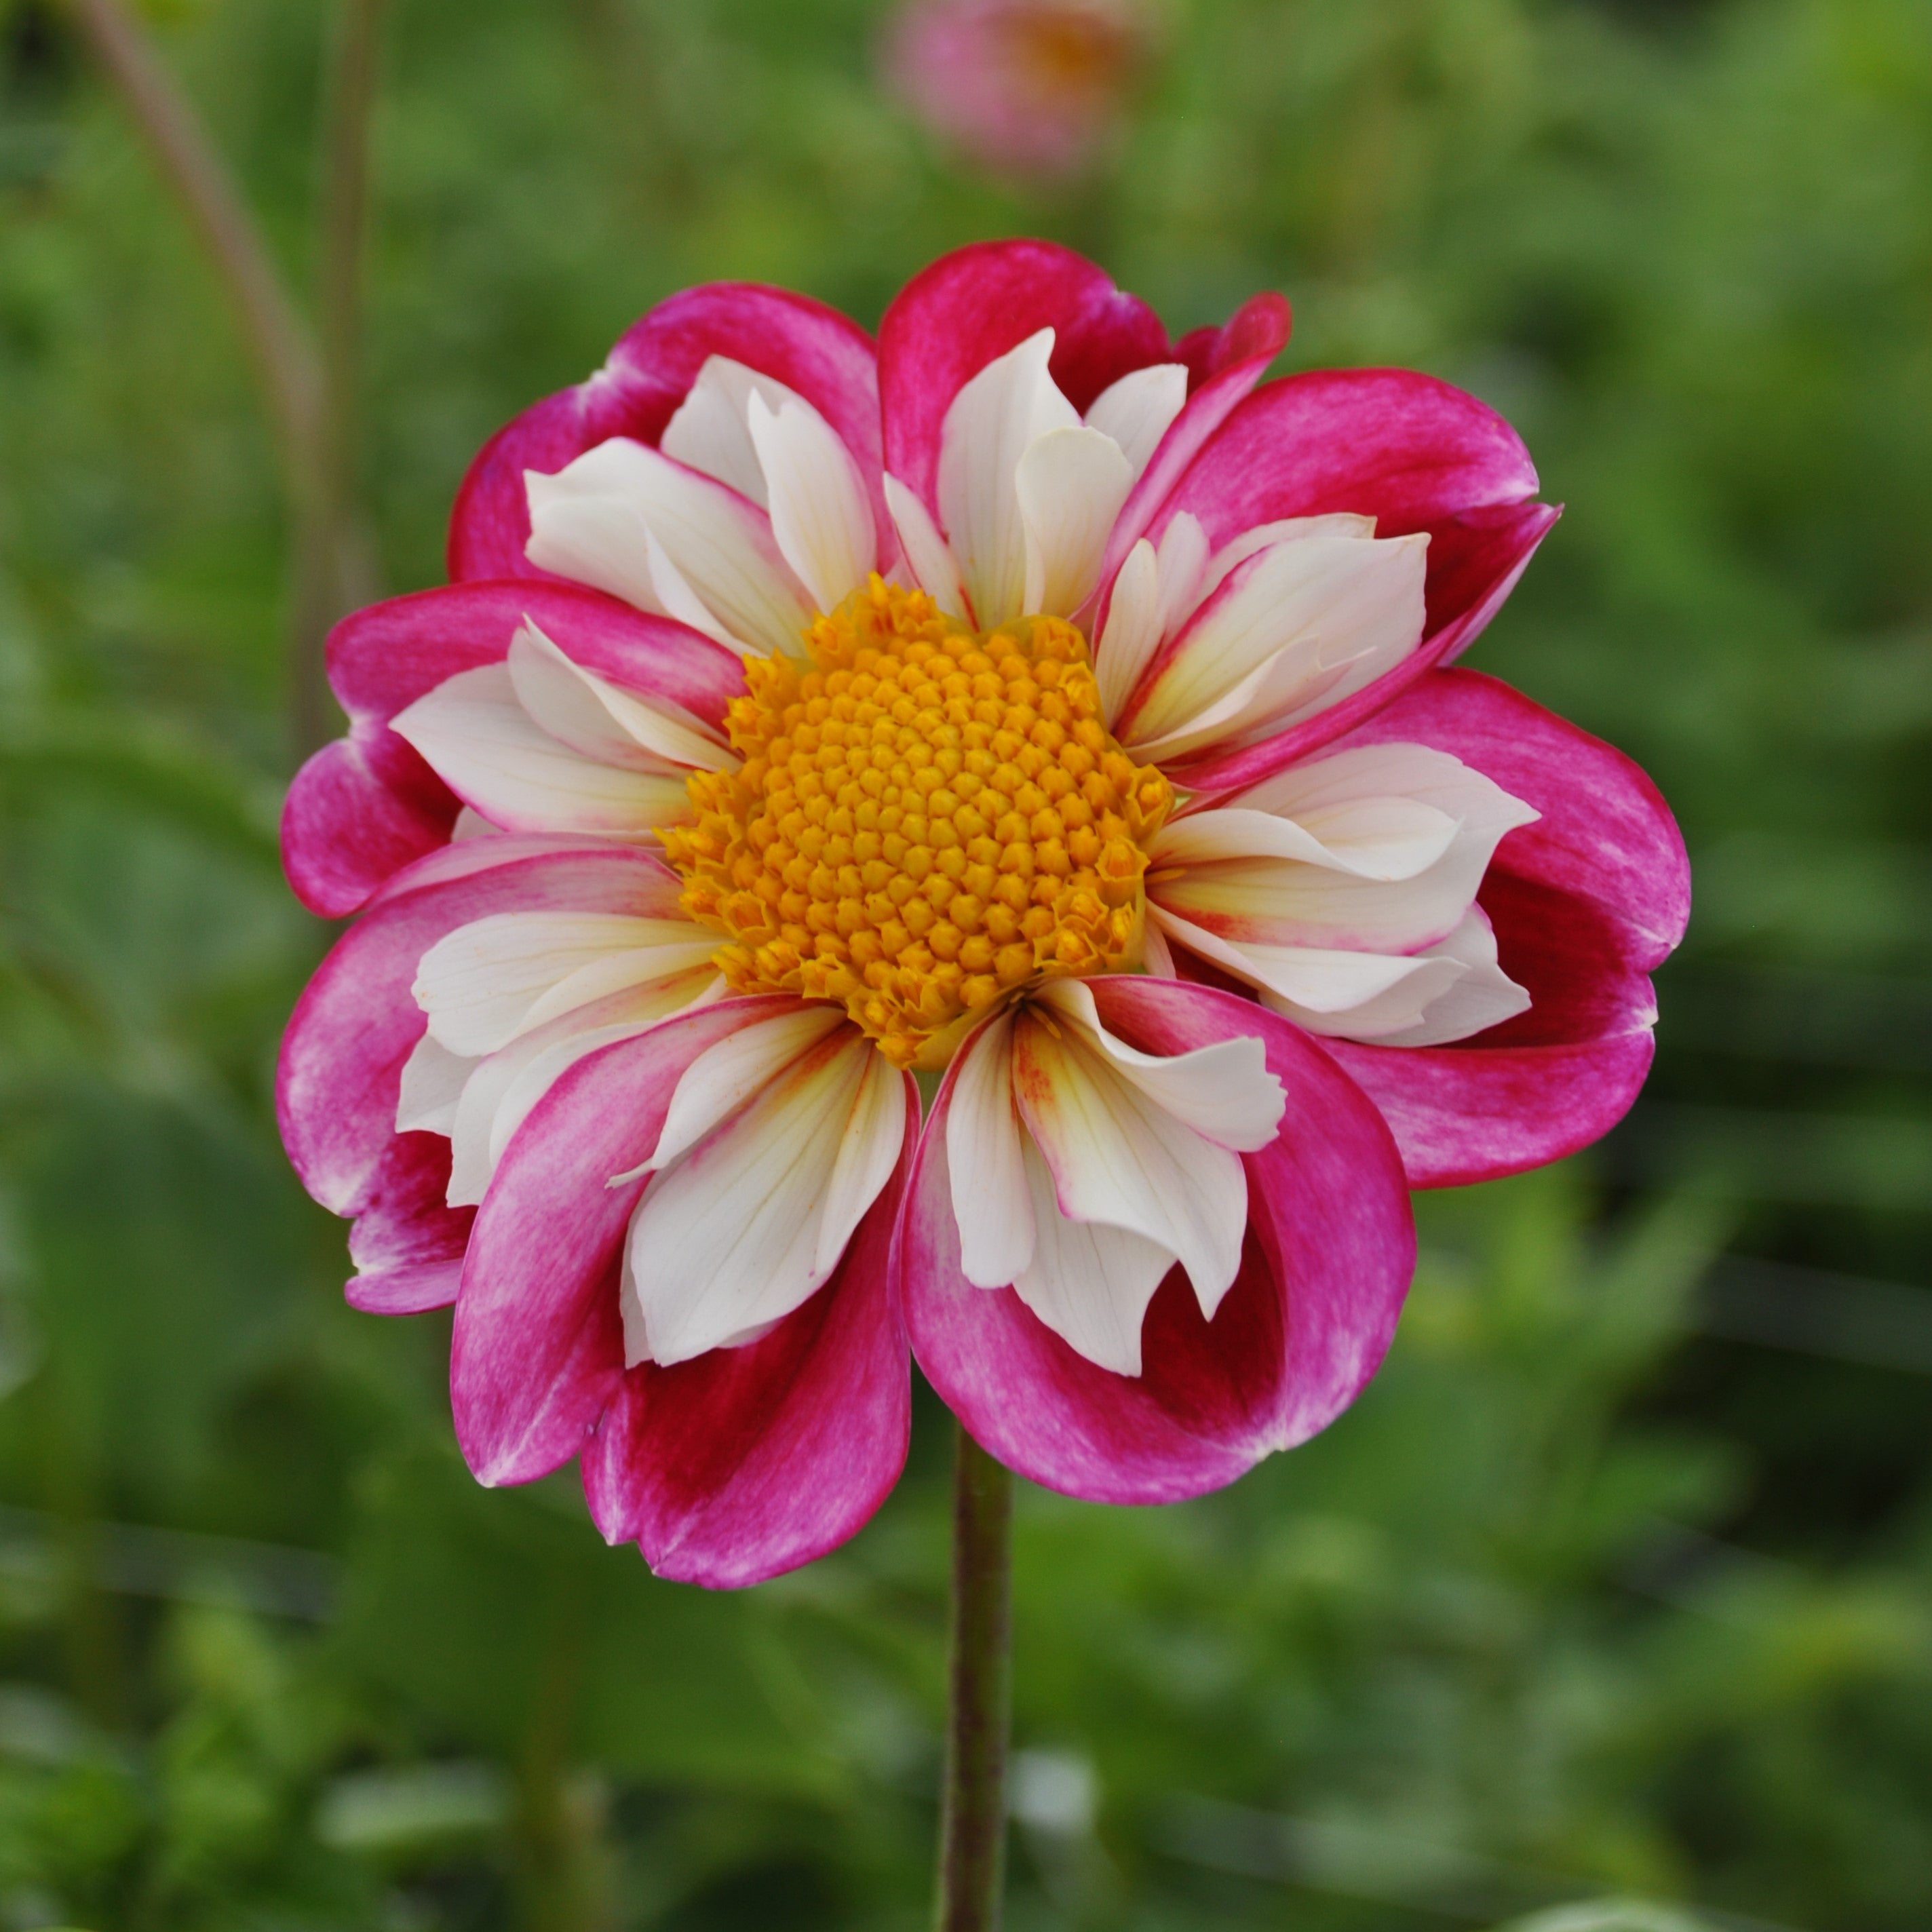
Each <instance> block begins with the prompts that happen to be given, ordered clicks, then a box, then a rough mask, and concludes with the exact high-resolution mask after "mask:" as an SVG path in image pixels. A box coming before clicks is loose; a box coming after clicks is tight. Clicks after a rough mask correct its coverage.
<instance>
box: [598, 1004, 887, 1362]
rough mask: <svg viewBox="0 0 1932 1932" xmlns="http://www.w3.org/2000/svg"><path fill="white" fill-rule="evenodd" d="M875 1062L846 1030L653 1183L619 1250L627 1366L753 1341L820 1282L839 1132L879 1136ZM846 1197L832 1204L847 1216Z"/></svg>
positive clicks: (872, 1169) (850, 1193)
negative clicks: (873, 1093) (872, 1080)
mask: <svg viewBox="0 0 1932 1932" xmlns="http://www.w3.org/2000/svg"><path fill="white" fill-rule="evenodd" d="M878 1057H879V1056H878V1054H877V1050H876V1049H874V1047H873V1046H872V1044H871V1042H870V1041H869V1040H866V1039H865V1037H864V1036H863V1035H862V1034H859V1033H858V1032H856V1030H853V1029H851V1028H846V1029H845V1030H844V1031H843V1032H842V1033H841V1034H839V1035H838V1036H835V1037H830V1038H827V1039H825V1040H821V1041H820V1043H819V1044H818V1045H817V1046H815V1047H814V1048H812V1049H810V1050H809V1051H808V1052H806V1053H805V1054H804V1055H802V1056H801V1057H800V1058H798V1059H796V1060H794V1061H793V1062H792V1064H791V1065H790V1067H787V1068H786V1069H785V1070H784V1072H783V1073H781V1075H780V1076H778V1079H776V1080H775V1081H774V1082H771V1083H770V1084H769V1085H767V1086H766V1087H765V1088H763V1090H762V1091H760V1092H759V1093H758V1094H757V1095H756V1097H754V1099H753V1100H751V1102H750V1103H748V1105H747V1106H744V1107H742V1109H739V1111H738V1112H736V1113H735V1114H733V1115H732V1116H731V1117H730V1119H728V1120H727V1121H724V1122H723V1123H722V1124H721V1125H719V1126H718V1127H716V1128H715V1129H714V1130H712V1133H709V1135H707V1136H706V1137H705V1139H703V1140H702V1141H701V1142H699V1143H698V1144H697V1146H695V1147H694V1148H691V1150H690V1151H689V1152H688V1153H687V1154H685V1155H684V1156H683V1157H682V1159H680V1160H677V1161H676V1162H675V1163H673V1165H672V1166H670V1168H668V1169H665V1170H664V1171H663V1172H660V1173H658V1175H655V1176H654V1177H653V1178H652V1181H651V1184H650V1185H649V1187H647V1188H646V1190H645V1193H644V1196H643V1199H642V1200H641V1201H640V1202H639V1203H638V1204H637V1212H636V1213H635V1214H634V1215H633V1216H632V1217H631V1228H630V1233H629V1235H628V1238H627V1240H626V1241H625V1259H626V1264H627V1265H626V1271H625V1280H624V1285H623V1287H622V1290H621V1291H620V1301H621V1304H622V1311H623V1316H624V1325H625V1361H626V1363H627V1364H630V1363H634V1362H636V1361H641V1360H643V1359H645V1358H646V1357H648V1358H649V1360H651V1361H655V1362H661V1363H667V1364H668V1363H673V1362H682V1361H689V1360H690V1359H691V1358H693V1357H694V1356H697V1355H703V1354H705V1353H706V1352H707V1351H709V1350H710V1349H717V1348H728V1347H730V1346H732V1345H733V1343H740V1342H744V1341H747V1340H751V1339H752V1338H754V1337H755V1336H757V1334H760V1333H762V1332H763V1331H765V1330H766V1329H768V1328H769V1327H770V1326H771V1325H772V1323H774V1322H778V1321H781V1320H782V1319H784V1316H787V1315H789V1314H790V1313H791V1312H792V1311H793V1310H794V1309H795V1308H796V1307H799V1305H800V1304H802V1302H804V1301H805V1300H806V1299H807V1298H808V1297H809V1296H810V1295H811V1294H812V1292H814V1290H815V1289H817V1288H818V1287H819V1286H821V1285H822V1283H823V1282H824V1281H825V1280H826V1278H827V1277H828V1276H829V1274H831V1272H832V1269H833V1268H835V1266H836V1265H837V1254H834V1256H832V1260H831V1261H830V1262H829V1263H827V1262H826V1260H825V1259H824V1250H825V1249H826V1247H828V1246H829V1245H830V1244H829V1242H828V1241H827V1240H826V1208H827V1207H828V1205H829V1203H830V1202H831V1200H832V1187H833V1177H834V1175H835V1171H836V1170H837V1168H838V1163H839V1161H840V1158H841V1154H843V1153H844V1149H845V1145H846V1142H847V1137H848V1136H850V1134H852V1133H853V1132H854V1131H859V1132H864V1133H868V1134H876V1133H878V1132H879V1131H880V1119H879V1118H878V1110H877V1109H874V1108H873V1107H872V1106H871V1105H870V1103H869V1101H868V1079H867V1076H868V1072H869V1070H870V1067H871V1063H872V1062H873V1061H874V1060H876V1059H877V1058H878ZM862 1165H863V1166H864V1168H865V1172H866V1173H867V1174H868V1175H869V1174H872V1173H876V1172H877V1163H876V1162H872V1161H869V1160H867V1161H865V1162H863V1163H862ZM885 1172H886V1173H889V1172H890V1169H889V1166H888V1167H887V1168H886V1171H885ZM884 1179H885V1174H879V1175H878V1185H880V1186H883V1183H884ZM875 1192H876V1190H875ZM855 1193H856V1190H852V1189H850V1188H848V1189H847V1190H845V1191H844V1194H843V1196H842V1199H843V1202H844V1207H845V1208H846V1210H847V1211H849V1208H850V1203H851V1202H852V1200H853V1198H855ZM865 1205H867V1206H869V1205H870V1202H869V1201H868V1202H866V1203H865ZM861 1211H862V1210H861ZM842 1252H843V1244H842V1243H841V1244H838V1253H842Z"/></svg>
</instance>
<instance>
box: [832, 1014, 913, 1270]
mask: <svg viewBox="0 0 1932 1932" xmlns="http://www.w3.org/2000/svg"><path fill="white" fill-rule="evenodd" d="M905 1109H906V1083H905V1076H904V1074H903V1073H900V1072H899V1070H898V1068H897V1067H895V1066H893V1064H892V1062H891V1061H889V1060H888V1059H887V1058H886V1057H885V1055H883V1053H879V1052H873V1053H871V1055H868V1058H867V1059H866V1061H865V1080H864V1082H863V1084H862V1085H861V1087H860V1088H859V1098H858V1100H857V1101H856V1103H854V1105H853V1109H852V1118H851V1119H850V1121H849V1122H848V1123H847V1125H846V1129H845V1132H844V1136H843V1138H842V1139H841V1141H840V1142H839V1146H838V1160H837V1161H836V1162H835V1163H834V1165H833V1167H832V1184H831V1186H830V1187H829V1188H827V1189H826V1196H825V1207H824V1211H823V1218H822V1219H821V1220H820V1222H819V1224H818V1253H817V1256H816V1257H815V1258H814V1261H813V1264H812V1266H813V1271H814V1273H815V1274H817V1276H818V1277H819V1278H820V1280H825V1279H826V1277H829V1275H830V1274H831V1273H832V1270H833V1269H834V1268H836V1267H837V1266H838V1262H839V1258H840V1257H841V1256H842V1255H843V1254H844V1252H845V1244H846V1243H847V1241H850V1239H851V1238H852V1232H853V1229H855V1228H856V1227H857V1226H858V1225H859V1223H860V1222H861V1221H862V1220H864V1218H865V1211H866V1210H867V1209H868V1208H870V1207H871V1205H872V1203H873V1202H874V1201H876V1200H877V1199H878V1198H879V1193H880V1190H881V1189H882V1188H883V1187H884V1186H885V1184H886V1182H887V1181H889V1180H891V1178H892V1169H894V1168H895V1167H896V1166H898V1163H899V1156H900V1154H901V1153H902V1152H903V1151H904V1145H905Z"/></svg>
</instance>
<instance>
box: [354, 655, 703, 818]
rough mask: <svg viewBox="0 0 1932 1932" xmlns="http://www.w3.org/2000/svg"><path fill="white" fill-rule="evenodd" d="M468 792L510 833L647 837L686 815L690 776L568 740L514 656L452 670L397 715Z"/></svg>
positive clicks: (401, 732)
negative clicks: (632, 763) (627, 761)
mask: <svg viewBox="0 0 1932 1932" xmlns="http://www.w3.org/2000/svg"><path fill="white" fill-rule="evenodd" d="M390 728H391V729H392V730H394V731H395V732H396V733H398V736H401V737H403V738H404V739H407V740H408V742H410V744H412V745H414V746H415V747H416V749H417V750H418V751H420V752H421V753H422V755H423V757H425V759H426V760H428V763H429V764H430V766H431V769H433V770H434V772H435V773H436V775H437V777H439V778H441V779H442V780H443V782H444V783H445V784H447V785H448V786H449V787H450V789H451V790H452V791H454V792H455V793H456V794H457V796H458V797H460V799H462V800H463V802H464V803H465V804H466V805H471V806H472V807H474V808H475V810H476V811H478V813H480V814H481V815H482V816H483V817H484V818H486V819H487V820H489V822H490V824H491V825H492V826H499V827H500V828H501V829H503V830H505V831H506V832H595V833H598V834H599V835H603V836H607V837H616V838H644V837H646V836H647V835H648V834H649V832H650V829H651V828H652V826H655V825H661V824H667V823H670V821H671V820H673V819H675V818H677V817H680V816H682V814H683V812H684V811H685V804H686V799H685V789H684V780H683V778H682V776H677V775H659V774H657V773H653V772H637V771H629V770H626V769H625V768H624V767H623V766H619V765H610V764H604V763H601V762H600V761H599V760H596V759H594V758H586V757H584V756H583V754H581V753H580V752H577V751H572V750H571V749H570V748H569V747H568V745H563V744H561V743H559V742H558V741H557V740H556V739H554V738H553V737H552V736H550V733H548V732H547V731H546V730H544V729H543V728H542V727H541V726H540V725H539V724H538V723H537V722H536V721H535V719H534V718H532V717H531V716H530V715H529V712H526V710H525V709H523V706H522V705H521V704H520V703H519V702H518V701H517V694H516V687H515V685H514V683H513V682H511V676H510V672H509V668H508V666H507V665H505V664H484V665H483V666H481V667H479V668H478V669H477V670H466V671H459V672H458V673H457V674H456V676H454V677H452V678H446V679H444V680H443V682H442V683H441V684H440V685H437V687H436V688H435V689H434V691H430V692H428V693H427V694H425V696H423V697H419V698H418V699H417V700H416V702H415V703H413V704H412V705H410V706H409V707H408V708H407V709H406V710H404V711H400V712H398V713H397V714H396V715H395V717H394V718H392V719H391V720H390Z"/></svg>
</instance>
